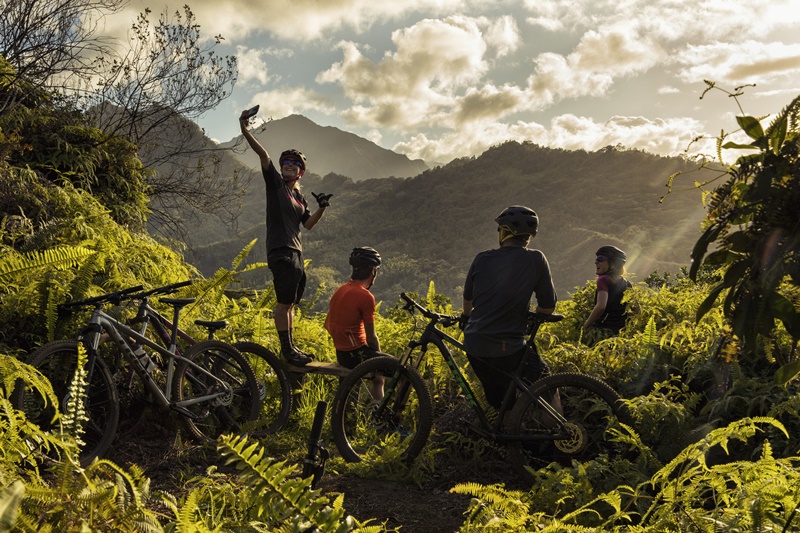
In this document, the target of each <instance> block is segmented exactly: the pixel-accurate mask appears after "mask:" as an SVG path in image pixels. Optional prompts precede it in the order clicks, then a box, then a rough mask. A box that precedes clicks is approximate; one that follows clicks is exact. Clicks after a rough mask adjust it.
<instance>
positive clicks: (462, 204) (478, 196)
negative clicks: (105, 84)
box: [187, 116, 705, 308]
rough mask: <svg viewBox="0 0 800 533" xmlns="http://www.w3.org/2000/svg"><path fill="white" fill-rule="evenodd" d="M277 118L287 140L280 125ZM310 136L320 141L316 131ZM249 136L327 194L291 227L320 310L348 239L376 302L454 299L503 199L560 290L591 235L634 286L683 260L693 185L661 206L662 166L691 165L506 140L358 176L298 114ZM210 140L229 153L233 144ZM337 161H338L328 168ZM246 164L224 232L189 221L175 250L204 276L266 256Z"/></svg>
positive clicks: (258, 281)
mask: <svg viewBox="0 0 800 533" xmlns="http://www.w3.org/2000/svg"><path fill="white" fill-rule="evenodd" d="M282 125H286V126H287V130H291V131H292V133H291V136H289V135H288V134H287V135H283V134H282V133H283V132H282V129H281V126H282ZM289 126H291V127H289ZM304 127H305V129H303V128H304ZM267 128H269V129H267ZM320 132H324V134H325V135H330V138H328V139H325V140H319V139H317V138H316V134H319V133H320ZM259 138H260V139H261V142H262V143H263V144H264V145H265V146H266V147H267V149H268V150H270V149H271V147H270V145H269V144H268V142H267V139H278V140H279V141H280V144H281V145H284V146H285V147H291V146H297V147H299V148H300V149H301V150H303V151H304V152H305V153H307V154H309V160H310V161H311V163H310V166H311V172H310V173H309V174H307V175H306V176H304V177H303V179H302V181H301V183H302V185H303V190H304V193H305V194H306V196H307V197H308V198H309V201H310V204H311V207H312V208H313V207H315V202H314V200H313V198H311V194H310V193H311V192H317V193H319V192H325V193H333V194H334V196H333V198H332V202H331V207H330V208H328V209H327V210H326V213H325V216H324V217H323V219H322V221H321V222H320V223H319V224H318V225H317V226H316V227H315V228H314V229H313V231H306V232H304V234H303V239H304V258H306V259H308V260H310V263H309V266H308V276H309V288H308V289H307V295H312V294H314V291H315V290H316V289H317V288H319V287H322V289H321V291H320V293H319V296H320V298H319V302H318V304H317V305H318V307H320V308H324V307H325V306H326V302H327V296H329V295H330V293H331V292H332V290H333V289H334V288H335V287H336V286H337V285H338V284H340V283H342V282H344V281H346V279H347V277H348V275H349V270H348V265H347V257H348V254H349V252H350V250H351V249H352V248H353V247H355V246H373V247H375V248H376V249H378V250H379V251H380V253H381V255H382V256H383V258H384V266H383V268H382V269H381V274H380V277H379V279H378V281H377V282H376V284H375V286H374V287H373V289H372V290H373V293H375V295H376V298H378V299H379V300H384V301H387V302H390V304H393V303H394V302H395V301H396V300H397V295H398V293H399V292H402V291H415V292H422V293H424V292H425V291H427V288H428V285H429V283H430V282H431V281H433V282H434V283H435V285H436V288H437V291H438V292H441V293H444V294H446V295H447V296H449V297H451V298H453V299H454V301H455V302H457V303H458V302H460V290H461V286H462V285H463V282H464V276H465V275H466V272H467V269H468V268H469V265H470V262H471V261H472V258H473V257H474V256H475V254H476V253H478V252H479V251H481V250H484V249H488V248H492V247H496V246H497V233H496V224H495V223H494V218H495V217H496V216H497V215H498V214H499V213H500V212H501V211H502V209H503V208H505V207H507V206H509V205H527V206H529V207H531V208H533V209H534V210H536V211H537V213H538V214H539V217H540V220H541V223H540V232H539V235H538V236H537V237H536V239H535V240H534V241H533V244H532V246H534V247H536V248H539V249H541V250H542V251H543V252H544V253H545V254H546V256H547V257H548V259H549V262H550V265H551V269H552V271H553V278H554V281H555V284H556V287H557V289H558V292H559V296H560V297H561V298H566V297H568V295H569V294H570V293H571V292H573V291H574V290H575V289H576V287H581V286H584V285H585V284H586V283H587V281H589V280H592V279H593V278H594V252H595V251H596V249H597V248H599V247H600V246H601V245H604V244H613V245H616V246H619V247H621V248H623V249H624V250H626V252H627V253H628V257H629V261H628V264H627V269H628V272H629V278H630V279H631V280H632V281H634V282H635V281H641V280H642V279H644V277H646V276H647V275H648V274H650V273H651V272H653V271H656V270H657V271H659V272H675V271H677V270H679V269H680V268H681V267H685V266H688V264H689V254H690V252H691V249H692V246H693V244H694V242H695V241H696V240H697V237H698V236H699V231H700V223H701V221H702V219H703V218H704V215H705V210H704V208H703V205H702V202H701V199H700V194H699V193H698V192H697V191H695V190H693V189H692V188H691V186H690V187H688V189H689V190H688V191H683V192H673V193H671V194H670V195H667V196H666V198H665V200H664V201H663V202H661V201H660V199H661V197H662V196H664V194H665V193H666V192H667V189H666V183H667V180H668V177H669V176H670V175H672V174H674V173H676V172H690V171H692V170H693V169H696V168H697V167H698V163H697V162H693V161H690V160H687V159H685V158H680V157H662V156H657V155H653V154H649V153H646V152H642V151H638V150H625V149H622V148H619V147H606V148H604V149H602V150H598V151H597V152H586V151H583V150H578V151H568V150H562V149H552V148H547V147H542V146H538V145H536V144H532V143H527V142H526V143H518V142H514V141H511V142H507V143H505V144H502V145H499V146H495V147H492V148H491V149H489V150H487V151H486V152H485V153H483V154H482V155H480V156H479V157H469V158H463V159H457V160H455V161H452V162H450V163H449V164H447V165H444V166H438V167H435V168H433V169H427V170H424V169H423V170H422V171H421V172H419V173H417V174H416V175H412V176H409V177H398V176H402V175H403V173H402V172H403V171H397V170H391V172H392V174H389V175H387V174H386V173H384V174H383V176H384V177H372V178H367V179H364V175H363V174H362V175H360V176H359V178H360V179H356V178H353V177H352V176H349V175H347V174H346V173H345V171H344V170H341V169H344V168H345V166H344V165H345V162H352V161H357V160H363V153H364V152H363V149H364V146H368V145H367V144H365V143H369V144H372V143H370V141H367V140H365V139H360V140H359V139H358V137H356V136H354V135H353V134H350V133H346V132H341V130H336V129H335V128H321V127H319V126H317V125H315V124H314V123H313V122H311V121H310V120H308V119H306V118H304V117H299V116H293V117H288V118H287V119H283V120H276V121H270V122H267V123H266V124H265V128H264V130H263V131H261V132H259ZM323 145H327V146H338V147H339V148H338V149H336V150H335V152H336V154H335V156H334V155H332V156H330V157H327V156H325V155H323V152H322V151H320V152H316V150H321V148H320V147H322V146H323ZM223 146H224V147H225V148H226V149H228V150H233V149H234V147H235V146H237V142H236V140H235V139H234V140H233V141H231V142H230V143H226V145H223ZM238 146H242V143H241V142H239V144H238ZM309 148H311V149H309ZM277 149H283V146H279V147H277ZM370 150H372V152H373V153H375V154H378V155H379V156H380V159H384V158H383V156H385V161H387V162H386V163H381V164H380V165H378V166H380V168H384V169H389V168H391V165H390V164H389V163H388V161H400V162H402V164H400V163H398V166H397V167H394V168H395V169H396V168H413V165H416V164H424V163H421V162H417V163H415V162H411V161H409V160H408V159H407V158H405V156H402V155H400V154H392V153H390V154H386V153H385V152H389V151H388V150H385V149H382V148H380V147H377V146H374V148H372V147H371V148H370ZM239 151H240V150H239ZM248 151H249V150H248ZM275 151H276V150H273V152H275ZM251 155H252V154H251ZM253 157H254V156H253ZM235 159H236V164H243V165H246V164H248V162H251V161H256V163H255V164H256V165H257V160H253V159H248V156H247V152H245V153H244V154H241V153H237V154H236V156H235ZM403 159H405V161H403ZM337 160H340V161H341V162H342V165H343V166H342V167H337V166H336V161H337ZM312 165H313V166H312ZM328 165H332V166H328ZM348 168H349V167H348ZM315 170H318V171H320V172H325V174H324V175H322V174H320V173H315V172H314V171H315ZM251 171H252V173H253V174H252V179H251V180H250V181H249V183H248V185H247V189H246V191H245V195H244V197H243V199H242V205H241V208H240V210H239V212H240V214H241V216H240V219H239V223H238V227H237V228H236V229H235V230H233V229H230V228H228V229H227V232H228V236H227V237H225V238H218V235H219V232H218V231H216V230H215V229H213V228H207V227H206V225H212V226H213V225H217V223H213V224H212V221H211V220H210V219H206V220H203V219H202V217H200V219H199V220H200V223H198V224H196V225H195V226H193V227H192V239H193V242H194V245H193V246H192V247H191V249H190V250H189V251H188V252H187V259H188V260H190V261H191V262H192V263H193V264H195V265H196V266H197V267H198V268H199V269H200V270H201V271H202V272H203V273H204V274H206V275H210V274H211V273H213V272H214V271H215V270H216V269H218V268H219V267H229V266H230V262H231V260H232V259H233V258H234V257H235V256H236V254H237V253H239V251H241V249H242V248H243V247H244V245H245V244H246V243H248V242H249V241H250V240H252V239H253V238H258V239H259V243H258V244H257V245H256V246H255V248H254V249H253V251H252V252H251V254H250V256H249V260H250V261H264V260H265V255H266V252H265V250H264V248H263V242H264V236H265V231H266V230H265V226H264V220H265V197H264V186H263V180H262V179H261V177H260V172H259V171H258V170H257V169H251ZM393 176H396V177H393ZM680 179H681V178H678V180H680ZM678 183H680V181H679V182H678ZM270 279H271V277H270V274H269V271H268V270H267V269H261V270H256V271H254V272H252V273H250V274H249V275H248V276H246V277H245V279H244V284H245V285H248V286H253V287H264V286H267V285H268V284H269V282H270Z"/></svg>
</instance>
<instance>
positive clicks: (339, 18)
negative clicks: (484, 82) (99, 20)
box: [121, 0, 469, 42]
mask: <svg viewBox="0 0 800 533" xmlns="http://www.w3.org/2000/svg"><path fill="white" fill-rule="evenodd" d="M184 3H185V2H183V1H181V2H171V3H170V2H169V1H167V2H165V3H164V5H165V6H166V9H167V10H169V12H174V11H176V10H182V6H183V4H184ZM468 3H469V2H468V1H467V0H393V1H392V2H375V1H374V0H325V1H324V2H320V1H319V0H271V1H270V2H253V1H251V0H227V1H226V2H225V4H224V7H223V6H222V5H221V4H220V3H219V1H217V0H194V1H193V2H191V4H190V6H191V8H192V11H193V12H194V13H195V14H196V15H197V17H198V21H199V23H200V24H201V26H202V29H203V30H206V28H214V29H213V30H209V31H212V32H214V33H215V34H217V33H221V34H223V35H224V36H225V37H226V38H227V39H241V38H245V37H247V36H249V35H253V34H256V33H267V34H271V35H273V36H275V37H278V38H280V39H285V40H287V41H294V42H301V41H308V40H313V39H319V38H322V37H324V36H325V35H326V34H330V33H332V32H335V31H337V30H340V29H342V28H349V29H351V30H355V31H357V32H359V33H360V32H362V31H365V30H366V29H368V28H370V27H372V26H373V25H374V24H376V23H379V22H381V21H386V20H392V19H398V18H400V17H403V16H406V15H408V14H410V13H415V12H425V13H431V14H433V15H434V16H435V15H437V14H449V13H457V12H459V11H461V10H462V9H464V8H465V5H466V4H468ZM147 6H152V4H151V3H150V2H148V1H147V0H131V2H130V4H129V6H128V7H127V8H126V9H127V12H128V13H130V14H132V15H133V16H135V15H136V14H137V13H139V12H141V11H143V10H144V8H145V7H147ZM130 20H133V19H132V18H131V19H130ZM126 27H130V24H126V25H125V26H122V27H121V29H123V30H124V29H125V28H126Z"/></svg>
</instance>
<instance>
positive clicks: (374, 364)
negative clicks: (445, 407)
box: [331, 357, 433, 462]
mask: <svg viewBox="0 0 800 533" xmlns="http://www.w3.org/2000/svg"><path fill="white" fill-rule="evenodd" d="M375 374H381V375H383V376H384V378H385V384H384V396H383V398H382V399H381V400H376V399H373V397H372V394H371V393H370V390H371V387H372V385H373V382H372V377H373V375H375ZM432 425H433V401H432V400H431V395H430V391H428V387H427V385H426V384H425V381H424V380H423V379H422V377H421V376H420V375H419V372H417V371H416V370H415V369H413V368H407V367H404V366H402V365H401V364H400V362H399V361H398V360H397V359H395V358H394V357H375V358H373V359H368V360H366V361H364V362H363V363H361V364H359V365H358V366H357V367H355V368H354V369H353V370H351V371H350V373H349V374H348V375H347V377H345V378H344V379H343V380H342V382H341V384H340V385H339V388H338V389H337V391H336V397H335V399H334V402H333V407H332V414H331V429H332V430H333V437H334V441H335V442H336V447H337V448H338V449H339V453H341V454H342V457H344V459H345V460H347V461H349V462H359V461H365V460H366V461H374V462H384V461H390V460H393V459H395V458H398V457H400V458H402V459H406V460H412V459H414V458H415V457H416V456H417V455H419V453H420V452H421V451H422V449H423V448H424V447H425V443H426V442H427V440H428V436H429V435H430V432H431V427H432ZM384 448H386V449H387V450H389V449H390V450H393V452H396V453H390V454H386V453H383V452H384Z"/></svg>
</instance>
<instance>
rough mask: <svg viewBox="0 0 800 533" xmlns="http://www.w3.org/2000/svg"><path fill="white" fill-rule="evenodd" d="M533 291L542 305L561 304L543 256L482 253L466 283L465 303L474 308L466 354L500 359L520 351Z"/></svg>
mask: <svg viewBox="0 0 800 533" xmlns="http://www.w3.org/2000/svg"><path fill="white" fill-rule="evenodd" d="M534 293H535V294H536V301H537V303H538V304H539V306H540V307H543V308H547V309H550V308H554V307H555V306H556V300H557V297H556V291H555V287H554V286H553V279H552V277H551V275H550V265H549V264H548V262H547V258H546V257H545V256H544V254H543V253H542V252H540V251H539V250H529V249H527V248H523V247H521V246H503V247H500V248H497V249H495V250H487V251H484V252H481V253H479V254H478V255H477V256H476V257H475V259H474V260H473V262H472V266H470V268H469V272H468V273H467V281H466V282H465V284H464V299H465V300H471V301H472V306H473V309H472V313H471V314H470V317H469V322H468V323H467V326H466V328H465V329H464V347H465V348H466V351H467V353H469V354H470V355H475V356H478V357H498V356H504V355H510V354H513V353H515V352H518V351H520V350H521V349H522V347H523V346H524V345H525V327H526V325H527V317H528V309H529V308H530V304H531V297H532V296H533V294H534Z"/></svg>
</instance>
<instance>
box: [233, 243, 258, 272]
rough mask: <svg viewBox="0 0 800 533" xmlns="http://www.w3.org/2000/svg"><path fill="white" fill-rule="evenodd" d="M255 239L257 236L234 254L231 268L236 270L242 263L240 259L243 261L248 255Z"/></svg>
mask: <svg viewBox="0 0 800 533" xmlns="http://www.w3.org/2000/svg"><path fill="white" fill-rule="evenodd" d="M257 241H258V239H257V238H256V239H253V240H252V241H250V242H249V243H248V244H247V245H246V246H245V247H244V248H242V251H241V252H239V253H238V254H236V257H234V258H233V261H231V270H236V269H237V268H239V265H241V264H242V261H244V260H245V259H246V258H247V256H248V255H250V250H252V249H253V246H255V244H256V242H257Z"/></svg>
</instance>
